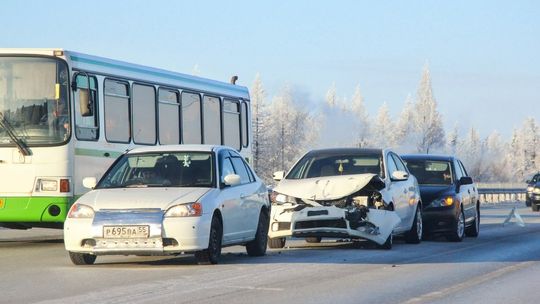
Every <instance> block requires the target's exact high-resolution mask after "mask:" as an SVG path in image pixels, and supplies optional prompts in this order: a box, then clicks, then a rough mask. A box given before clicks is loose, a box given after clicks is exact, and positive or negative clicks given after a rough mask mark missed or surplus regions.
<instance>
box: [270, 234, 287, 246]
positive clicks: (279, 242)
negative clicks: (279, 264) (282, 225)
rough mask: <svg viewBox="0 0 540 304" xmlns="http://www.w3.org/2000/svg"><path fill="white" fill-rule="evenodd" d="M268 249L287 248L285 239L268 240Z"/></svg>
mask: <svg viewBox="0 0 540 304" xmlns="http://www.w3.org/2000/svg"><path fill="white" fill-rule="evenodd" d="M268 247H270V248H283V247H285V238H284V237H278V238H268Z"/></svg>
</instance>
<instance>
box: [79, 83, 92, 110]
mask: <svg viewBox="0 0 540 304" xmlns="http://www.w3.org/2000/svg"><path fill="white" fill-rule="evenodd" d="M93 95H94V94H92V92H90V90H88V89H84V88H79V110H80V111H81V116H83V117H85V116H92V115H94V113H93V111H92V108H93V97H94V96H93Z"/></svg>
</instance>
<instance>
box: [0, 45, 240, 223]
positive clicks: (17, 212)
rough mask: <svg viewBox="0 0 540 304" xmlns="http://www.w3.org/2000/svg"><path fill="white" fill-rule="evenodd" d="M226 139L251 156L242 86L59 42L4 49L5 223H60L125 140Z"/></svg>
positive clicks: (1, 179) (0, 124)
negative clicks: (85, 184) (71, 47)
mask: <svg viewBox="0 0 540 304" xmlns="http://www.w3.org/2000/svg"><path fill="white" fill-rule="evenodd" d="M179 143H180V144H182V143H183V144H223V145H227V146H230V147H233V148H235V149H236V150H238V151H239V152H240V153H241V155H242V156H243V157H245V158H246V159H247V160H248V161H249V160H250V159H251V147H250V143H251V130H250V103H249V93H248V90H247V88H246V87H242V86H237V85H235V84H234V83H224V82H219V81H215V80H209V79H204V78H200V77H195V76H189V75H185V74H180V73H175V72H170V71H166V70H162V69H157V68H150V67H145V66H141V65H136V64H130V63H126V62H122V61H117V60H111V59H106V58H101V57H96V56H90V55H85V54H81V53H76V52H72V51H67V50H62V49H0V226H2V227H7V228H15V229H27V228H31V227H52V228H54V227H58V228H60V227H62V224H63V222H64V219H65V217H66V214H67V211H68V210H69V207H70V206H71V204H72V203H73V202H74V201H75V199H76V198H78V197H79V196H80V195H82V194H83V193H84V192H85V189H84V188H83V186H82V179H83V177H86V176H95V177H96V178H100V177H101V175H102V174H103V173H104V171H105V170H106V168H107V167H108V166H109V165H110V164H111V163H112V162H113V161H114V160H115V159H116V158H117V157H118V156H120V155H121V154H122V153H124V152H125V151H126V150H129V149H132V148H134V147H136V146H144V145H150V146H152V145H164V144H179Z"/></svg>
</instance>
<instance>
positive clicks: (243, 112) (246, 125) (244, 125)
mask: <svg viewBox="0 0 540 304" xmlns="http://www.w3.org/2000/svg"><path fill="white" fill-rule="evenodd" d="M247 105H248V104H247V102H245V101H244V102H242V107H241V108H240V119H241V121H242V147H244V148H247V146H248V144H249V138H248V128H249V120H248V117H247V115H248V110H247Z"/></svg>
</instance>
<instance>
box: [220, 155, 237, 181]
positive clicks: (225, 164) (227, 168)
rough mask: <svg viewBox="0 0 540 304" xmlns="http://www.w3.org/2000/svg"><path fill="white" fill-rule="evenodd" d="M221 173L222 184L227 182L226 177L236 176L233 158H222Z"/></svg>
mask: <svg viewBox="0 0 540 304" xmlns="http://www.w3.org/2000/svg"><path fill="white" fill-rule="evenodd" d="M220 172H221V176H220V177H219V181H220V182H221V183H224V182H225V176H227V175H229V174H234V168H233V165H232V163H231V158H230V157H223V158H221V164H220Z"/></svg>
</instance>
